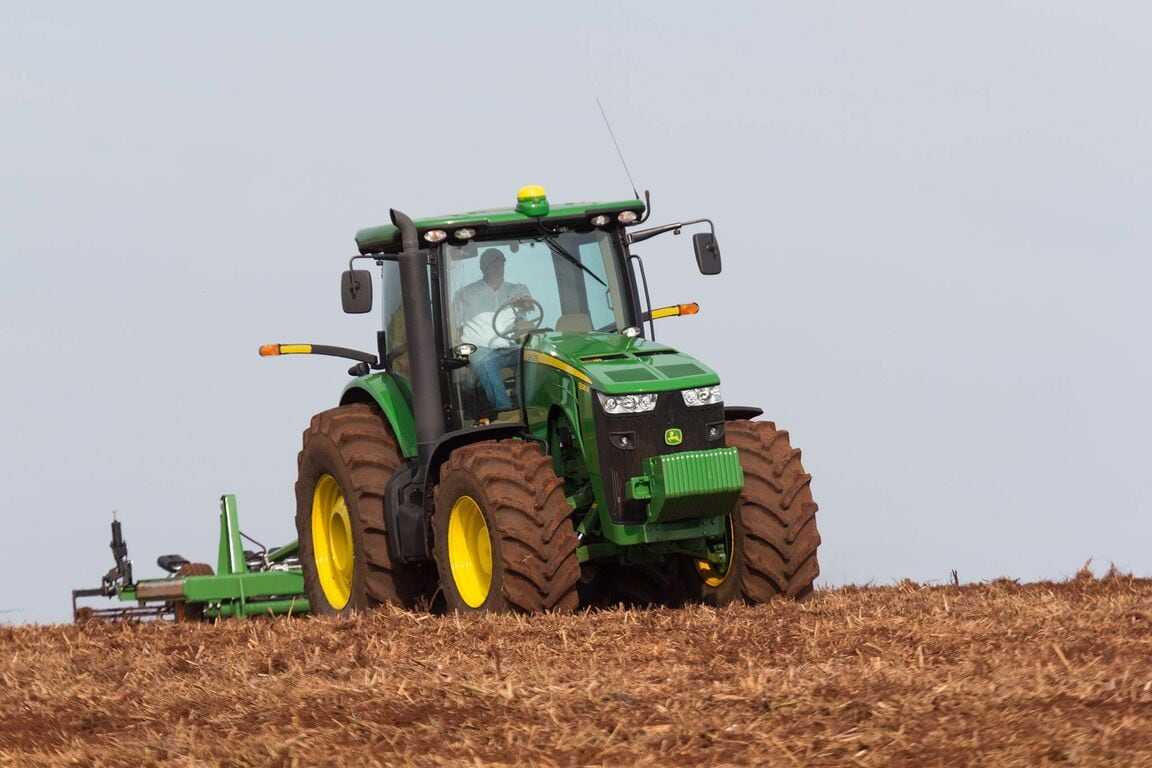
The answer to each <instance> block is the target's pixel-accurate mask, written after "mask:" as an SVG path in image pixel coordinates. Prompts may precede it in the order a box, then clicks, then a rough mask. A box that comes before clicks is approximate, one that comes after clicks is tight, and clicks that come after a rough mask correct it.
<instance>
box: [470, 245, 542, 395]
mask: <svg viewBox="0 0 1152 768" xmlns="http://www.w3.org/2000/svg"><path fill="white" fill-rule="evenodd" d="M480 273H481V274H482V275H483V277H482V278H481V279H479V280H477V281H476V282H474V283H469V284H468V285H466V286H464V287H463V288H461V289H460V290H459V291H457V292H456V296H455V297H454V298H453V299H452V310H453V315H454V316H455V318H456V322H458V323H460V324H461V325H460V326H459V327H457V329H456V333H457V338H459V339H460V341H461V342H463V343H466V344H475V345H476V351H475V352H474V353H473V354H472V368H473V370H474V371H475V372H476V377H477V378H478V379H479V380H480V385H481V386H482V387H484V394H486V395H487V396H488V402H489V404H491V406H492V408H493V410H496V411H510V410H512V408H513V406H512V400H511V399H510V398H509V397H508V391H507V390H506V389H505V388H504V380H503V379H502V378H501V376H500V371H501V369H503V368H516V366H517V362H518V359H519V354H520V347H519V346H517V344H516V342H514V341H511V340H509V339H505V338H503V337H501V336H499V335H497V333H496V329H495V328H493V326H492V320H493V318H494V317H495V314H496V310H497V309H499V308H500V307H501V306H503V305H504V304H507V303H508V302H514V301H516V300H518V299H529V300H530V298H531V294H530V293H529V292H528V286H526V285H524V284H522V283H508V282H505V281H504V254H503V253H501V252H500V250H499V249H496V248H488V249H487V250H485V251H484V252H483V253H481V254H480ZM514 306H515V308H516V311H517V314H519V312H520V309H521V307H520V306H519V305H518V304H514Z"/></svg>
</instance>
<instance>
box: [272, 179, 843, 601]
mask: <svg viewBox="0 0 1152 768" xmlns="http://www.w3.org/2000/svg"><path fill="white" fill-rule="evenodd" d="M649 207H650V206H649V198H648V196H647V195H645V199H644V200H640V199H635V200H626V201H623V202H609V203H575V204H564V205H551V204H550V203H549V201H548V199H547V197H546V195H545V193H544V190H543V189H541V188H540V187H535V186H531V187H525V188H523V189H521V190H520V192H519V194H518V195H517V202H516V205H515V207H513V208H505V209H497V210H485V211H475V212H470V213H461V214H453V215H447V216H436V217H432V218H425V219H418V220H415V221H413V220H412V219H410V218H409V217H408V216H406V215H405V214H403V213H401V212H399V211H397V210H392V211H391V223H389V224H385V225H382V226H376V227H371V228H368V229H364V230H361V231H360V232H358V233H357V235H356V243H357V246H358V249H359V252H358V254H357V255H355V256H353V257H352V259H351V260H350V263H349V269H348V271H346V272H345V273H344V274H343V276H342V279H341V293H342V299H343V305H344V310H345V311H346V312H350V313H365V312H370V311H371V310H372V307H373V303H374V302H373V282H374V280H375V279H376V278H377V275H375V274H374V273H373V270H371V269H356V268H354V267H356V266H357V265H356V264H355V262H357V261H366V262H373V263H374V264H375V266H376V267H377V268H378V271H379V275H378V278H379V281H380V286H381V290H380V291H379V293H381V294H382V296H381V301H380V302H379V303H380V305H381V308H382V322H381V326H382V328H381V330H380V331H378V332H377V340H376V341H377V344H376V347H377V348H376V351H375V352H374V353H370V352H361V351H357V350H352V349H346V348H341V347H331V346H321V345H312V344H273V345H267V346H265V347H264V348H262V349H261V354H263V355H284V354H324V355H335V356H339V357H346V358H350V359H351V360H353V361H355V363H354V365H353V366H352V367H351V369H350V370H349V373H350V374H351V375H352V377H353V378H352V380H351V381H350V382H349V383H348V384H347V386H345V388H344V391H343V394H342V396H341V398H340V401H339V405H338V406H337V407H335V408H332V409H330V410H327V411H324V412H323V413H319V414H317V415H316V416H314V417H313V418H312V423H311V425H310V426H309V427H308V429H307V430H306V431H305V432H304V443H303V448H302V450H301V451H300V454H299V479H298V480H297V483H296V500H297V510H296V525H297V529H298V532H299V556H300V562H301V565H302V569H303V576H304V585H305V592H306V596H307V599H308V603H309V605H310V607H311V610H312V612H313V613H319V614H348V613H350V612H353V611H359V610H365V609H369V608H372V607H373V606H376V605H378V604H381V603H396V604H399V605H401V606H406V607H412V606H421V605H423V606H433V607H436V606H439V607H442V608H443V609H446V610H449V611H456V612H464V613H467V612H478V611H525V612H538V611H572V610H574V609H576V608H577V606H578V605H580V604H581V603H582V602H584V603H588V602H602V601H610V602H611V601H626V602H636V601H640V602H663V603H676V602H683V601H685V600H695V601H701V602H705V603H708V604H712V605H723V604H726V603H730V602H733V601H737V600H743V601H750V602H763V601H766V600H769V599H771V598H773V597H776V596H787V597H792V598H803V597H805V596H806V595H808V594H809V593H810V592H811V591H812V585H813V580H814V579H815V578H816V576H817V574H818V573H819V566H818V565H817V559H816V550H817V547H818V545H819V543H820V536H819V534H818V533H817V530H816V517H815V515H816V504H815V503H814V502H813V500H812V493H811V490H810V487H809V483H810V480H811V477H810V476H809V475H807V474H805V472H804V469H803V467H802V466H801V463H800V451H799V450H797V449H795V448H793V447H792V446H791V444H790V442H789V437H788V433H787V432H785V431H783V430H779V429H777V428H776V427H775V425H774V424H773V423H772V422H770V421H759V420H756V418H757V417H758V416H760V415H761V413H762V411H761V410H760V409H759V408H752V407H740V406H731V405H726V404H725V403H724V400H723V398H722V396H721V392H720V379H719V377H718V376H717V375H716V373H715V372H713V371H712V370H711V369H710V368H708V367H707V366H705V365H704V364H703V363H701V362H700V361H698V360H696V359H695V358H693V357H690V356H688V355H686V354H683V353H681V352H680V351H678V350H676V349H673V348H671V347H669V346H666V345H664V344H659V343H657V342H656V341H654V321H656V320H658V319H661V318H665V317H670V316H675V315H684V314H693V313H695V312H696V311H697V309H698V307H697V305H695V304H681V305H673V306H666V307H653V306H651V302H650V301H649V300H648V288H647V283H646V280H645V277H644V265H643V262H642V261H641V260H640V257H639V256H637V255H636V254H634V253H632V252H631V247H632V246H633V245H634V244H636V243H638V242H641V241H643V240H646V239H648V238H651V237H654V236H656V235H660V234H663V233H667V232H674V233H676V234H679V232H680V230H681V229H682V228H685V227H688V226H699V227H701V228H702V229H703V228H704V227H705V226H706V228H707V230H708V231H701V232H699V233H698V234H695V235H694V236H693V238H692V239H693V246H694V250H695V256H696V261H697V265H698V267H699V269H700V272H701V273H703V274H705V275H715V274H718V273H719V272H720V251H719V249H718V247H717V243H716V237H715V233H714V230H713V227H712V224H711V222H710V221H708V220H707V219H697V220H693V221H685V222H677V223H673V224H667V225H663V226H658V227H652V228H639V227H641V226H642V225H643V224H644V222H645V220H646V218H647V215H646V213H647V211H648V210H649ZM497 266H499V270H497V268H496V267H497ZM497 271H499V272H500V274H499V275H498V276H497V275H495V274H494V273H495V272H497Z"/></svg>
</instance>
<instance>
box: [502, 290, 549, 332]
mask: <svg viewBox="0 0 1152 768" xmlns="http://www.w3.org/2000/svg"><path fill="white" fill-rule="evenodd" d="M525 306H526V307H527V309H526V311H525V312H524V314H523V315H519V314H516V310H517V307H519V308H521V309H523V308H524V307H525ZM508 310H512V312H513V315H512V322H511V323H509V324H508V325H507V326H505V327H504V330H500V326H501V323H499V322H497V321H498V320H499V319H500V315H501V314H503V313H505V312H507V311H508ZM543 322H544V307H543V306H541V304H540V302H538V301H536V299H534V298H532V297H531V296H516V297H513V298H511V299H508V301H506V302H504V303H503V304H501V305H500V306H499V307H497V308H496V312H495V313H493V315H492V332H493V333H495V334H496V335H497V336H499V337H500V338H502V339H504V340H506V341H516V340H517V339H518V338H519V337H521V336H523V335H524V334H526V333H529V332H531V331H534V330H536V329H537V328H539V327H540V324H541V323H543Z"/></svg>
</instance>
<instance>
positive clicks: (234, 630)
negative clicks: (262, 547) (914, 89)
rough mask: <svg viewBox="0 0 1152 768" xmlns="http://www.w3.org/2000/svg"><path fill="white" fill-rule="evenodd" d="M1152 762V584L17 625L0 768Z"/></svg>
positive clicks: (6, 671) (10, 645) (9, 644)
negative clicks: (667, 605)
mask: <svg viewBox="0 0 1152 768" xmlns="http://www.w3.org/2000/svg"><path fill="white" fill-rule="evenodd" d="M513 763H522V764H535V765H563V766H567V765H620V766H634V765H746V764H762V765H780V766H794V765H864V766H881V765H883V766H888V765H897V766H899V765H907V766H933V765H988V766H1016V765H1028V766H1034V765H1081V766H1082V765H1123V766H1137V765H1152V580H1147V579H1133V578H1130V577H1121V576H1111V577H1108V578H1105V579H1101V580H1095V579H1091V578H1089V577H1086V576H1082V577H1079V578H1077V579H1075V580H1072V581H1070V582H1066V583H1060V584H1053V583H1041V584H1027V585H1017V584H1015V583H1013V582H1010V581H1002V582H994V583H991V584H984V585H979V586H964V587H931V588H929V587H921V586H918V585H915V584H912V583H906V584H903V585H900V586H896V587H887V588H846V589H839V590H833V591H824V592H819V593H817V595H816V597H815V598H813V599H812V600H810V601H809V602H807V603H804V604H802V605H796V604H792V603H786V602H780V603H775V604H771V605H765V606H759V607H754V608H753V607H736V608H730V609H723V610H714V609H708V608H702V607H691V608H687V609H682V610H668V609H654V610H606V611H598V612H590V613H585V614H580V615H576V616H535V617H519V616H489V617H482V618H470V619H457V618H454V617H446V618H445V617H432V616H427V615H422V614H413V613H405V612H401V611H396V610H386V611H382V612H380V613H377V614H375V615H371V616H365V617H362V618H360V619H358V620H356V621H352V622H345V623H333V622H328V621H318V620H274V621H263V620H259V621H248V622H228V623H222V624H219V625H172V624H148V625H89V626H47V627H3V628H0V764H4V765H92V766H103V765H165V766H181V765H205V764H207V765H213V764H220V765H234V766H248V765H278V766H292V765H300V766H311V765H335V766H341V765H444V764H449V765H477V764H479V765H499V764H513Z"/></svg>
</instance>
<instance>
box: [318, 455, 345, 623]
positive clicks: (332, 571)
mask: <svg viewBox="0 0 1152 768" xmlns="http://www.w3.org/2000/svg"><path fill="white" fill-rule="evenodd" d="M312 549H313V557H314V558H315V560H316V575H317V576H318V577H319V579H320V587H321V589H323V591H324V597H325V598H326V599H327V600H328V603H329V605H331V606H332V607H333V608H335V609H337V610H339V609H341V608H343V607H344V606H346V605H347V604H348V600H349V599H350V598H351V596H352V573H353V570H354V567H355V546H354V544H353V541H352V521H351V520H350V519H349V517H348V505H347V504H346V503H345V501H344V494H343V493H341V492H340V484H339V483H337V482H336V478H334V477H332V476H331V475H324V476H323V477H321V478H320V480H319V481H318V482H317V483H316V490H315V492H314V493H313V494H312Z"/></svg>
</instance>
